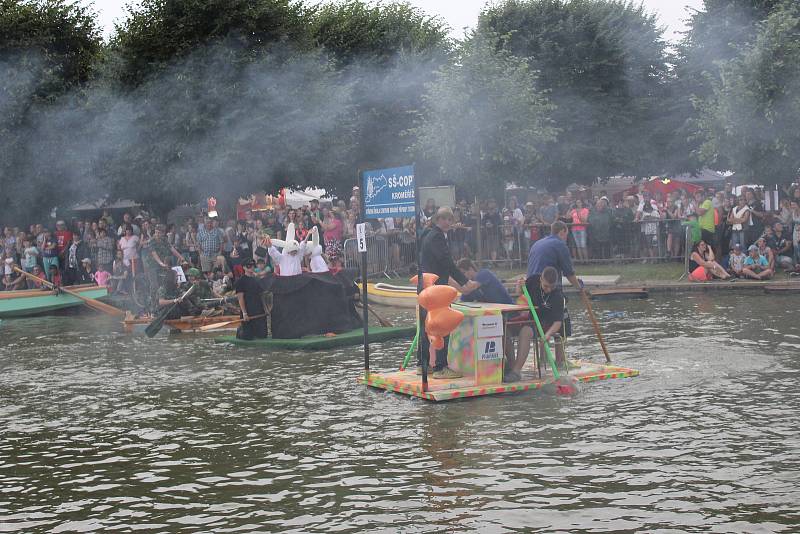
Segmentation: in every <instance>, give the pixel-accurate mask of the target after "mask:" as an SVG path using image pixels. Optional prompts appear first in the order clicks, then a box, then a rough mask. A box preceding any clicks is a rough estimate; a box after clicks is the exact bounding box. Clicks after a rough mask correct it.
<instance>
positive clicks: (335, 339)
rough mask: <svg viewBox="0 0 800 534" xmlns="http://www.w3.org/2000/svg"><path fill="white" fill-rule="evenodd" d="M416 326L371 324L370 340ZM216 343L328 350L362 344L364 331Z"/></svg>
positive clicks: (405, 334)
mask: <svg viewBox="0 0 800 534" xmlns="http://www.w3.org/2000/svg"><path fill="white" fill-rule="evenodd" d="M414 332H416V327H414V326H391V327H381V326H370V327H369V341H370V343H378V342H381V341H388V340H390V339H398V338H407V339H409V340H410V339H411V338H413V337H414ZM214 342H215V343H231V344H233V345H239V346H241V347H261V348H268V349H289V350H326V349H334V348H338V347H347V346H353V345H360V344H361V343H363V342H364V331H363V330H361V329H358V330H351V331H350V332H345V333H343V334H337V335H335V336H306V337H301V338H299V339H273V338H266V339H253V340H245V339H237V338H236V336H220V337H217V338H214Z"/></svg>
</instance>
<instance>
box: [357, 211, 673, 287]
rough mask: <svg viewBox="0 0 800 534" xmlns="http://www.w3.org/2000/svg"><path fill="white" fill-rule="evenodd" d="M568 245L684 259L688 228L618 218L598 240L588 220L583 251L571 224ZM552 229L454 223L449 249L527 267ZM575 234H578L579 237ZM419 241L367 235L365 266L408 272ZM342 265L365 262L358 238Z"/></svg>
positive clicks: (601, 254) (630, 256)
mask: <svg viewBox="0 0 800 534" xmlns="http://www.w3.org/2000/svg"><path fill="white" fill-rule="evenodd" d="M567 226H568V227H570V233H569V236H568V238H567V246H568V247H569V249H570V252H571V255H572V259H573V262H574V263H577V264H581V263H608V262H615V261H637V260H638V261H642V260H645V261H667V260H680V259H683V258H685V255H686V248H687V235H688V232H687V227H686V225H685V222H684V221H682V220H679V219H657V220H645V221H626V222H620V221H615V222H614V223H613V224H612V226H611V228H610V231H609V232H608V233H607V234H606V233H605V232H604V234H605V235H604V236H603V237H607V239H599V238H598V236H597V235H593V232H592V229H591V225H589V224H586V225H584V226H585V227H586V230H585V232H586V239H585V241H586V247H585V252H584V251H581V250H579V248H578V244H582V238H581V236H580V234H579V233H578V232H579V231H578V232H575V231H573V229H572V227H573V226H575V225H573V224H568V225H567ZM549 234H550V226H549V225H545V224H534V225H519V226H518V225H502V226H498V227H487V226H482V227H481V228H475V227H463V226H456V227H454V228H453V229H451V230H450V232H449V234H448V240H449V244H450V253H451V255H452V257H453V258H454V259H456V260H458V259H459V258H470V259H473V260H474V261H476V262H477V263H480V264H482V265H489V266H493V267H495V268H497V267H501V268H509V269H514V268H524V267H525V265H527V261H528V251H529V250H530V247H531V245H533V243H535V242H536V241H537V240H539V239H542V238H544V237H547V236H548V235H549ZM576 235H577V237H578V239H577V240H576ZM416 263H417V243H416V239H415V237H414V235H413V234H411V233H409V232H407V231H400V230H392V231H389V232H387V233H385V234H381V235H373V236H369V237H367V271H368V273H369V275H370V276H376V275H381V276H386V277H392V276H400V277H405V276H407V275H412V274H414V273H415V272H416ZM344 264H345V267H347V268H360V267H361V254H360V253H359V252H358V245H357V243H356V240H355V239H352V238H351V239H347V240H346V241H345V243H344Z"/></svg>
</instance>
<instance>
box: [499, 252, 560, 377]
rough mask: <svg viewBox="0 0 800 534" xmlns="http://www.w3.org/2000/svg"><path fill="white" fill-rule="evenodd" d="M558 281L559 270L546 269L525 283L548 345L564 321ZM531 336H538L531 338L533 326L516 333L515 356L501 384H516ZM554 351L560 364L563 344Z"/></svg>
mask: <svg viewBox="0 0 800 534" xmlns="http://www.w3.org/2000/svg"><path fill="white" fill-rule="evenodd" d="M558 282H559V275H558V271H556V269H555V268H554V267H545V268H544V270H543V271H542V274H540V275H535V276H532V277H530V278H528V280H527V281H526V283H525V285H526V287H527V288H528V294H529V295H530V296H531V302H533V306H534V307H535V308H536V314H537V315H538V316H539V321H540V322H541V323H542V330H544V337H545V339H546V340H547V342H548V343H551V342H552V338H553V337H554V336H555V335H556V334H558V333H559V332H560V331H561V325H562V324H563V321H564V294H563V293H562V292H561V289H560V288H559V287H558ZM534 337H538V334H537V335H536V336H534V331H533V327H530V326H523V327H522V329H521V330H520V333H519V349H518V351H517V357H516V358H515V359H514V360H511V359H510V358H509V362H508V364H507V366H506V369H507V372H506V373H505V377H504V378H503V381H504V382H519V380H520V378H521V377H520V372H521V371H522V366H523V365H525V361H526V360H527V359H528V353H529V352H530V350H531V339H532V338H534ZM555 349H556V360H557V361H558V363H559V364H563V363H564V361H565V359H564V348H563V345H562V344H561V343H555Z"/></svg>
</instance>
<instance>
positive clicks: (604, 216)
mask: <svg viewBox="0 0 800 534" xmlns="http://www.w3.org/2000/svg"><path fill="white" fill-rule="evenodd" d="M628 211H630V210H628ZM630 219H631V220H633V214H632V213H630ZM588 222H589V229H588V233H587V236H588V238H589V241H590V243H591V244H592V246H593V248H594V250H593V252H592V255H593V257H595V258H603V259H605V258H610V257H611V228H612V226H613V224H614V218H613V216H612V214H611V210H610V209H609V208H608V201H606V200H605V199H602V198H601V199H599V200H598V201H597V202H596V203H595V206H594V210H592V212H591V213H589V219H588Z"/></svg>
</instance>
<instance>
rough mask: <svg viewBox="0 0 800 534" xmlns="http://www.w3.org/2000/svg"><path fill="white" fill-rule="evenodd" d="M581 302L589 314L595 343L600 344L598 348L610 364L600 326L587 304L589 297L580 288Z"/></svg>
mask: <svg viewBox="0 0 800 534" xmlns="http://www.w3.org/2000/svg"><path fill="white" fill-rule="evenodd" d="M580 294H581V300H583V305H584V306H586V313H588V314H589V319H590V320H591V321H592V326H593V327H594V333H595V334H596V335H597V341H599V342H600V348H602V349H603V354H605V355H606V363H611V356H609V355H608V348H606V340H605V339H603V333H602V332H601V331H600V325H599V324H598V323H597V319H596V318H595V316H594V311H593V310H592V304H591V302H589V297H588V296H587V295H586V291H584V290H583V288H580Z"/></svg>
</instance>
